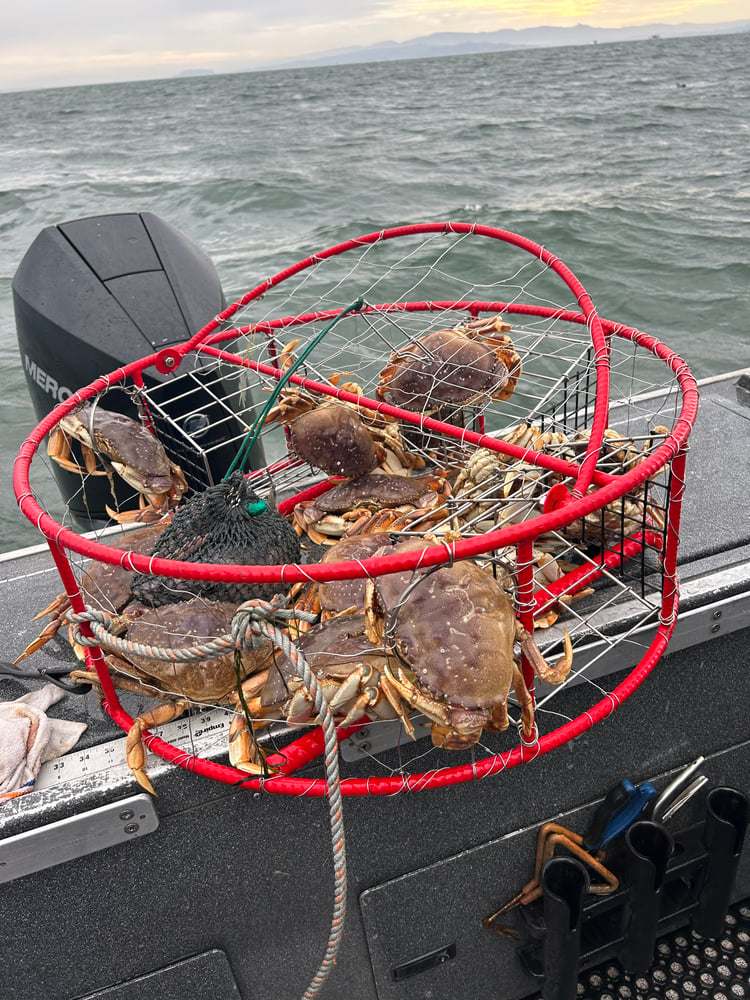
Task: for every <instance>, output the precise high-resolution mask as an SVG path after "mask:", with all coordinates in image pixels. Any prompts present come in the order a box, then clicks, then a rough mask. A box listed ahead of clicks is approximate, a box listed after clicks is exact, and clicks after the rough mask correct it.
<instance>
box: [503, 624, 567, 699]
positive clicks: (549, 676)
mask: <svg viewBox="0 0 750 1000" xmlns="http://www.w3.org/2000/svg"><path fill="white" fill-rule="evenodd" d="M516 638H517V639H518V641H519V643H520V644H521V649H522V650H523V652H524V653H525V655H526V657H527V658H528V660H529V663H531V665H532V667H533V668H534V673H535V674H536V675H537V677H538V678H539V680H540V681H546V682H547V684H562V682H563V681H564V680H565V679H566V677H567V676H568V674H569V673H570V668H571V667H572V665H573V644H572V643H571V641H570V635H569V634H568V630H567V629H563V646H564V652H563V655H562V656H561V657H560V658H559V659H558V660H557V661H556V662H555V665H554V666H553V667H551V666H550V665H549V663H547V661H546V660H545V659H544V657H543V656H542V653H541V650H540V649H539V647H538V646H537V644H536V643H535V642H534V638H533V636H531V635H529V633H528V632H527V631H526V629H525V628H523V626H522V625H520V624H519V626H518V631H517V634H516Z"/></svg>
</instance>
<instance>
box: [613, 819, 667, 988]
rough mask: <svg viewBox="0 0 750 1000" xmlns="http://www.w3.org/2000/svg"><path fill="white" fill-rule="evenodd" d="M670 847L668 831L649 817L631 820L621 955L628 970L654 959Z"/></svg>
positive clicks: (637, 969)
mask: <svg viewBox="0 0 750 1000" xmlns="http://www.w3.org/2000/svg"><path fill="white" fill-rule="evenodd" d="M673 847H674V843H673V840H672V837H671V835H670V834H669V832H668V831H667V830H666V829H665V828H664V827H663V826H662V825H661V824H660V823H654V822H652V821H651V820H640V821H638V822H637V823H633V825H632V826H630V827H629V828H628V830H627V832H626V834H625V852H626V858H627V861H626V868H627V881H628V896H627V902H626V904H625V907H624V909H623V945H622V951H621V956H620V957H621V961H622V964H623V965H624V967H625V969H626V970H627V971H628V972H645V971H646V970H647V969H648V968H649V966H650V965H651V963H652V962H653V958H654V947H655V945H656V936H657V928H658V925H659V916H660V913H661V892H662V886H663V884H664V875H665V873H666V870H667V864H668V863H669V858H670V856H671V854H672V850H673Z"/></svg>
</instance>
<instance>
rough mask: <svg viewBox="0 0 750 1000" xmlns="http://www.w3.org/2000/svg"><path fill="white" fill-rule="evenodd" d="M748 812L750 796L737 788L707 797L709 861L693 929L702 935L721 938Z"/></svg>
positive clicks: (705, 840)
mask: <svg viewBox="0 0 750 1000" xmlns="http://www.w3.org/2000/svg"><path fill="white" fill-rule="evenodd" d="M749 813H750V802H748V798H747V796H746V795H743V793H742V792H738V791H737V790H736V789H735V788H727V787H725V786H720V787H718V788H712V789H711V791H710V792H709V793H708V795H707V796H706V818H705V822H704V826H703V847H704V849H705V851H706V864H705V867H704V869H703V874H702V878H701V882H700V887H699V890H698V905H697V908H696V910H695V912H694V914H693V922H692V926H693V930H694V931H695V932H696V933H697V934H700V935H702V936H703V937H718V936H719V934H721V932H722V929H723V927H724V918H725V917H726V914H727V910H728V908H729V904H730V902H731V897H732V888H733V885H734V880H735V876H736V874H737V866H738V864H739V860H740V854H741V852H742V845H743V843H744V840H745V831H746V830H747V823H748V814H749Z"/></svg>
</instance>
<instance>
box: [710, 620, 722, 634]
mask: <svg viewBox="0 0 750 1000" xmlns="http://www.w3.org/2000/svg"><path fill="white" fill-rule="evenodd" d="M711 631H712V632H720V631H721V625H720V624H719V623H718V622H716V624H715V625H712V626H711Z"/></svg>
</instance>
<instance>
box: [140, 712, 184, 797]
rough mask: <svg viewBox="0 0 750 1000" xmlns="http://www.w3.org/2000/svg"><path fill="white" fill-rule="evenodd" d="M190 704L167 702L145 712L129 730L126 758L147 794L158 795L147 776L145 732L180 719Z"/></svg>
mask: <svg viewBox="0 0 750 1000" xmlns="http://www.w3.org/2000/svg"><path fill="white" fill-rule="evenodd" d="M188 705H189V702H188V701H186V700H184V701H171V702H170V701H165V702H164V703H163V704H161V705H159V706H157V707H156V708H154V709H152V710H151V711H148V712H143V713H142V714H141V715H139V716H138V718H136V719H134V720H133V725H132V726H131V727H130V729H129V730H128V735H127V739H126V740H125V756H126V759H127V762H128V767H129V768H130V770H131V771H132V772H133V777H134V778H135V780H136V781H137V782H138V784H139V785H140V786H141V788H143V789H145V790H146V791H147V792H150V793H151V795H156V790H155V789H154V786H153V785H152V784H151V780H150V778H149V776H148V775H147V774H146V748H145V747H144V745H143V731H144V730H145V729H152V728H153V727H155V726H163V725H164V724H165V723H167V722H171V721H172V720H173V719H176V718H178V717H179V716H180V715H182V713H183V712H184V711H185V709H186V708H187V707H188Z"/></svg>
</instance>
